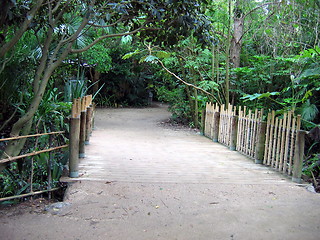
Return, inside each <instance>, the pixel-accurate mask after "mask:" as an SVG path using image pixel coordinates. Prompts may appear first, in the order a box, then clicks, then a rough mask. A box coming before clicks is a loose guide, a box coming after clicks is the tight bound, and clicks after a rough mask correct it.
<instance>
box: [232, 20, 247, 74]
mask: <svg viewBox="0 0 320 240" xmlns="http://www.w3.org/2000/svg"><path fill="white" fill-rule="evenodd" d="M233 21H234V22H233V36H232V39H231V46H230V59H231V63H232V67H234V68H238V67H240V55H241V48H242V36H243V28H244V17H243V15H241V17H239V18H238V17H236V16H235V17H234V19H233Z"/></svg>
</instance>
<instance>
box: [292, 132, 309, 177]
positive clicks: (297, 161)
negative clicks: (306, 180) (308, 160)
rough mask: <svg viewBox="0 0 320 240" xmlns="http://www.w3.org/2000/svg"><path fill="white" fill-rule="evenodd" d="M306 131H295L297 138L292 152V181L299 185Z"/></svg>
mask: <svg viewBox="0 0 320 240" xmlns="http://www.w3.org/2000/svg"><path fill="white" fill-rule="evenodd" d="M305 135H306V131H302V130H300V131H297V138H296V144H295V152H294V165H293V172H292V181H293V182H295V183H301V175H302V165H303V156H304V144H305Z"/></svg>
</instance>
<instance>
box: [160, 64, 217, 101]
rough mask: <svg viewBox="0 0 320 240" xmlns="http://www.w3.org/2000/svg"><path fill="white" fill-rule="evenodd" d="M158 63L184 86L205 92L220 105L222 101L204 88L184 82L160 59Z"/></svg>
mask: <svg viewBox="0 0 320 240" xmlns="http://www.w3.org/2000/svg"><path fill="white" fill-rule="evenodd" d="M158 62H159V63H160V65H161V67H162V68H163V69H164V70H166V72H167V73H169V74H171V75H172V76H174V77H175V78H176V79H178V80H179V81H181V82H183V84H185V85H187V86H189V87H192V88H194V89H197V90H199V91H201V92H203V93H205V94H207V95H209V96H211V97H212V98H214V99H215V100H216V101H217V102H218V103H219V104H220V101H219V100H218V99H217V98H216V96H214V95H213V94H211V93H209V92H207V91H206V90H204V89H202V88H200V87H197V86H195V85H193V84H191V83H188V82H186V81H184V80H183V79H182V78H180V77H179V76H177V75H176V74H175V73H173V72H171V71H170V70H169V69H168V68H166V67H165V66H164V64H163V62H162V61H161V60H159V59H158Z"/></svg>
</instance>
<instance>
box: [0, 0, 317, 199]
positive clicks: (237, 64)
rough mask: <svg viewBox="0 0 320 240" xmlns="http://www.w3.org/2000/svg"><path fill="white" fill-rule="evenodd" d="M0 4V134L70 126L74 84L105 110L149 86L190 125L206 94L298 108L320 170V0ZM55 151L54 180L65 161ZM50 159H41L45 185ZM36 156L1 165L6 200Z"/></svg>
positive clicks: (23, 147) (9, 149)
mask: <svg viewBox="0 0 320 240" xmlns="http://www.w3.org/2000/svg"><path fill="white" fill-rule="evenodd" d="M0 8H1V9H2V10H1V12H0V100H1V101H0V106H1V112H0V123H1V124H0V134H1V137H7V136H9V135H11V136H18V135H26V134H30V133H42V132H52V131H57V130H68V124H67V122H66V121H65V119H66V118H67V117H68V115H69V113H70V103H69V101H70V99H69V97H68V96H70V91H72V92H73V93H72V94H73V96H80V95H81V94H82V95H83V94H85V93H92V94H93V95H94V96H95V102H96V103H97V104H98V105H99V106H107V107H117V106H144V105H146V104H147V98H148V93H149V92H150V91H151V92H152V93H153V95H154V98H155V99H156V100H159V101H165V102H168V103H170V110H171V111H172V113H173V120H175V121H179V122H183V123H185V124H189V125H190V126H194V127H199V118H200V113H201V110H202V109H203V108H204V106H205V102H207V101H211V102H217V103H219V104H224V103H232V104H234V105H246V106H248V107H249V108H252V109H254V108H265V109H273V110H277V113H278V114H281V113H282V112H284V111H287V110H294V111H295V112H296V114H301V115H302V118H303V128H304V129H306V130H312V131H311V132H312V134H311V135H310V136H309V138H308V139H307V143H308V144H307V147H306V155H307V158H306V166H305V174H307V175H309V176H310V177H312V175H314V176H315V177H317V176H318V175H319V172H320V156H319V150H318V149H319V148H320V145H319V142H320V139H319V138H320V133H319V122H320V116H319V108H320V103H319V99H320V98H319V93H320V79H319V78H320V63H319V59H320V41H319V36H320V35H319V32H320V26H319V25H320V1H319V0H294V1H287V0H271V1H265V0H259V1H255V0H246V1H244V0H215V1H214V0H208V1H206V0H201V1H196V0H195V1H192V0H188V1H173V0H153V1H144V0H138V1H103V0H96V1H83V0H73V1H71V0H56V1H45V0H17V1H13V0H4V1H2V2H1V3H0ZM72 80H73V81H72ZM71 86H73V87H71ZM38 141H39V142H40V143H37V144H35V143H34V142H25V141H23V140H20V141H15V142H11V143H10V144H8V145H7V146H4V145H3V146H0V147H1V155H2V156H3V157H5V155H4V153H5V154H7V155H9V156H15V155H17V154H19V153H21V152H26V151H30V150H31V151H32V150H34V149H35V148H38V147H39V145H41V144H45V142H46V141H47V139H39V140H38ZM58 141H60V142H65V141H67V136H66V137H62V138H59V140H58ZM58 155H59V156H57V157H56V158H55V161H54V162H53V163H52V164H53V169H56V170H55V173H56V176H55V179H56V180H57V179H59V176H60V175H61V172H62V168H63V164H65V160H66V158H67V156H66V154H64V153H59V154H58ZM46 157H47V156H39V158H37V159H35V160H34V161H33V164H34V165H35V166H36V169H38V170H39V172H38V173H37V176H38V178H37V179H38V181H36V186H35V188H38V189H41V185H42V184H43V179H42V176H43V175H45V174H47V173H46V171H45V170H44V169H45V167H44V166H45V164H46V160H45V159H46ZM30 161H31V160H30V159H25V161H23V162H20V163H19V164H17V163H12V164H10V165H8V166H5V165H3V164H2V165H1V166H0V168H1V170H3V169H4V170H3V171H2V173H1V174H0V177H1V179H0V186H1V192H0V197H2V196H6V195H10V194H13V193H21V192H23V191H24V190H26V189H28V188H30V186H29V185H28V169H29V166H30V164H31V162H30ZM38 170H37V171H38ZM44 185H45V184H44Z"/></svg>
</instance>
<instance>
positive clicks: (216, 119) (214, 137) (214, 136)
mask: <svg viewBox="0 0 320 240" xmlns="http://www.w3.org/2000/svg"><path fill="white" fill-rule="evenodd" d="M213 118H214V120H213V130H212V132H213V134H212V141H213V142H218V137H219V124H220V113H219V112H215V113H214V115H213Z"/></svg>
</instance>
